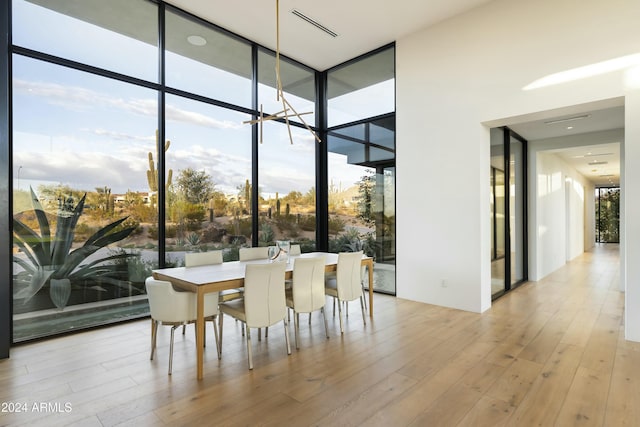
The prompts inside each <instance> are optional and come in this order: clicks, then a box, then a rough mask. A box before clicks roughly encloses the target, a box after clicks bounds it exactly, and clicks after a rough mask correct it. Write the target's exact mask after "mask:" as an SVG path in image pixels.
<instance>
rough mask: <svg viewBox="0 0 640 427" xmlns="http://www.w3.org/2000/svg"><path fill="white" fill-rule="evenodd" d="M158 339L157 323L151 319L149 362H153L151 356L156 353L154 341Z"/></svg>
mask: <svg viewBox="0 0 640 427" xmlns="http://www.w3.org/2000/svg"><path fill="white" fill-rule="evenodd" d="M157 339H158V321H157V320H153V319H151V357H150V358H149V360H153V355H154V354H155V352H156V340H157Z"/></svg>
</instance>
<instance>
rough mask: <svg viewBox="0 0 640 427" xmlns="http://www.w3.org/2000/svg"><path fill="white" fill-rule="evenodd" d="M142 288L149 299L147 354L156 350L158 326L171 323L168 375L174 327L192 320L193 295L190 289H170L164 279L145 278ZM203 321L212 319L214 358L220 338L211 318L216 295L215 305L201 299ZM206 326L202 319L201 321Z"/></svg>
mask: <svg viewBox="0 0 640 427" xmlns="http://www.w3.org/2000/svg"><path fill="white" fill-rule="evenodd" d="M145 289H146V291H147V297H148V299H149V312H150V314H151V357H150V359H151V360H153V356H154V354H155V351H156V343H157V337H158V325H160V324H162V325H167V326H171V342H170V344H169V375H171V371H172V367H173V341H174V331H175V330H176V328H178V327H180V326H183V325H188V324H190V323H195V321H196V317H197V316H196V311H197V306H196V304H197V302H196V294H195V293H193V292H178V291H176V290H175V289H173V286H172V285H171V282H167V281H164V280H155V279H154V278H152V277H148V278H147V279H146V281H145ZM204 314H205V321H206V320H211V321H213V322H214V324H213V326H214V327H213V330H214V334H215V336H216V348H217V352H218V358H220V356H221V348H220V344H221V341H220V340H219V337H218V331H217V329H216V328H215V319H216V317H217V315H218V303H217V296H216V300H215V304H213V305H212V304H207V302H206V301H205V313H204ZM205 325H206V322H205Z"/></svg>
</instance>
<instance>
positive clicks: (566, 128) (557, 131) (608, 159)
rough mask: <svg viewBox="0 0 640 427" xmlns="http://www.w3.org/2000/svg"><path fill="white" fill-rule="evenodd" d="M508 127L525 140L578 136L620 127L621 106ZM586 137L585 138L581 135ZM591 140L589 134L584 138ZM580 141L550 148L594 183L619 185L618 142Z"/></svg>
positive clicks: (622, 125) (622, 113) (575, 112)
mask: <svg viewBox="0 0 640 427" xmlns="http://www.w3.org/2000/svg"><path fill="white" fill-rule="evenodd" d="M509 128H510V129H512V130H514V131H515V132H516V133H518V134H519V135H520V136H522V137H523V138H525V139H526V140H528V141H538V140H544V139H548V138H561V137H572V136H576V135H577V136H580V135H585V134H589V133H595V132H601V131H607V130H614V129H624V106H614V107H608V108H602V109H592V110H587V111H579V110H578V109H576V110H574V111H573V112H571V113H569V114H564V113H563V114H559V115H556V116H553V117H547V118H544V119H539V120H532V121H523V122H520V123H515V124H510V125H509ZM585 139H587V138H585ZM588 139H589V140H592V138H588ZM621 142H622V141H619V142H616V143H611V142H608V143H603V144H595V145H584V146H580V147H572V148H566V149H559V150H552V151H553V153H554V154H556V155H557V156H559V157H561V158H562V159H563V160H564V161H565V162H566V163H568V164H570V165H571V166H572V167H574V168H575V169H576V170H577V171H578V172H580V173H581V174H582V175H584V176H585V177H586V178H587V179H589V180H590V181H591V182H593V183H594V184H595V185H596V186H604V187H608V186H617V185H620V143H621Z"/></svg>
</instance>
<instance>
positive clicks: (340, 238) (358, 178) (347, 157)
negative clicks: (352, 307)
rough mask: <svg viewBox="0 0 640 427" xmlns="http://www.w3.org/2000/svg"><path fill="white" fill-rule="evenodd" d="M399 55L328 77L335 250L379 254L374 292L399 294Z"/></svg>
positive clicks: (382, 54) (367, 59)
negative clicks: (397, 265) (396, 245)
mask: <svg viewBox="0 0 640 427" xmlns="http://www.w3.org/2000/svg"><path fill="white" fill-rule="evenodd" d="M394 52H395V49H394V48H393V47H388V48H385V49H381V50H379V51H377V52H374V53H372V54H370V55H366V56H364V57H362V58H358V59H356V60H354V61H351V62H349V63H347V64H345V65H343V66H340V67H337V68H335V69H332V70H329V72H328V74H327V99H328V105H329V108H328V112H327V115H328V121H329V126H330V127H329V138H328V141H327V143H328V179H329V194H328V210H329V250H330V251H332V252H340V251H356V250H363V251H364V252H365V253H366V254H368V255H370V256H373V257H374V260H375V267H374V290H376V291H380V292H388V293H392V294H395V289H396V287H395V253H396V251H395V219H396V216H395V114H394V111H395V71H394V70H395V60H394Z"/></svg>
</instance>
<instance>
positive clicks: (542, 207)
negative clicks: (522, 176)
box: [529, 151, 594, 281]
mask: <svg viewBox="0 0 640 427" xmlns="http://www.w3.org/2000/svg"><path fill="white" fill-rule="evenodd" d="M533 153H534V154H535V156H536V162H535V164H533V162H531V163H532V166H533V168H534V170H535V175H536V180H535V181H534V182H531V183H530V191H531V196H532V197H530V200H533V204H531V203H530V205H529V206H530V209H533V210H535V222H534V221H532V218H530V222H529V239H530V240H532V241H535V246H534V245H532V247H536V251H535V253H534V254H531V255H532V257H535V260H536V262H535V263H530V264H529V267H530V269H529V279H530V280H532V281H536V280H540V279H542V278H544V277H545V276H546V275H548V274H550V273H552V272H553V271H555V270H557V269H558V268H560V267H562V266H563V265H564V264H565V263H566V261H569V260H571V259H574V258H575V257H577V256H579V255H580V254H582V253H583V252H584V249H585V248H584V241H585V237H584V234H585V233H584V230H585V205H586V202H587V201H586V194H587V193H588V192H591V194H593V191H594V187H593V185H592V184H590V183H589V182H588V181H587V180H586V179H585V178H584V176H582V175H581V174H580V173H579V172H578V171H576V170H575V169H574V168H573V167H571V166H570V165H568V164H567V163H566V162H565V161H563V160H562V159H561V158H560V157H558V156H557V155H555V154H553V153H551V152H549V151H533ZM591 201H592V202H593V197H591ZM590 206H591V207H592V209H593V204H591V205H590ZM567 227H568V229H567ZM567 236H568V239H567V238H566V237H567Z"/></svg>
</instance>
